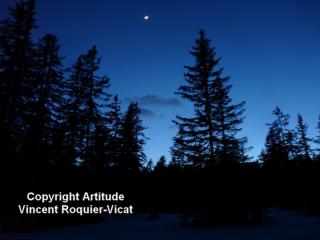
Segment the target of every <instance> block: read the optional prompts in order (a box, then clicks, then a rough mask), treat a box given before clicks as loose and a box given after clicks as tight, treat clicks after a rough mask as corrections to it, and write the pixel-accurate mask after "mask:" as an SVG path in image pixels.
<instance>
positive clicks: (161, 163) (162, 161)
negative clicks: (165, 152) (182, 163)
mask: <svg viewBox="0 0 320 240" xmlns="http://www.w3.org/2000/svg"><path fill="white" fill-rule="evenodd" d="M166 167H167V160H166V158H165V156H161V157H160V158H159V160H158V162H157V164H156V166H155V167H154V171H155V172H161V171H163V170H165V168H166Z"/></svg>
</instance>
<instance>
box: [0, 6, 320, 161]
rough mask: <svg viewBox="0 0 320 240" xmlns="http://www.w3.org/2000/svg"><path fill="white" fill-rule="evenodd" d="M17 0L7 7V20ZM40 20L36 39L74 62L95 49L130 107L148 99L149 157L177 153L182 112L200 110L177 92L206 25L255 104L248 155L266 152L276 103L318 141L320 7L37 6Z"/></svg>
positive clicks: (246, 127) (237, 85)
mask: <svg viewBox="0 0 320 240" xmlns="http://www.w3.org/2000/svg"><path fill="white" fill-rule="evenodd" d="M14 2H15V0H1V1H0V18H1V19H3V18H4V16H6V15H7V8H6V6H7V5H12V4H14ZM145 15H149V20H148V21H145V20H144V18H143V17H144V16H145ZM37 18H38V30H37V31H36V32H35V35H34V37H35V38H39V37H40V36H42V35H43V34H45V33H54V34H56V35H57V36H58V38H59V39H60V43H61V45H62V49H61V53H62V55H64V56H65V57H66V58H65V65H66V66H70V65H71V64H72V63H73V61H74V60H75V58H76V57H77V56H78V55H79V54H82V53H85V52H86V51H87V50H88V49H89V48H90V47H91V46H92V45H93V44H96V45H97V48H98V50H99V52H100V55H101V56H102V57H103V59H102V69H101V73H106V74H107V75H108V76H109V77H110V78H111V84H112V87H111V88H110V91H111V93H117V94H118V95H119V97H120V98H121V99H122V102H123V106H124V107H126V106H127V105H128V102H129V101H132V100H136V101H138V102H139V103H140V106H141V108H142V110H143V115H144V123H145V125H146V126H147V127H148V129H147V130H146V135H147V137H149V138H150V140H148V141H147V144H146V147H145V152H146V154H147V156H148V157H151V158H152V159H153V160H157V159H158V158H159V157H160V155H162V154H164V155H166V156H168V157H169V147H170V146H171V143H172V140H171V139H172V137H173V136H174V134H175V133H176V129H175V128H174V126H173V124H172V119H174V117H175V115H176V114H184V115H188V114H191V113H192V108H191V107H190V105H189V104H188V103H187V102H185V101H182V100H181V99H179V98H177V96H175V95H174V91H176V90H177V89H178V87H179V85H181V84H183V82H184V78H183V72H184V69H183V65H191V64H193V59H192V58H191V56H190V55H189V53H188V52H189V50H190V48H191V46H192V45H193V42H194V39H195V38H197V34H198V31H199V30H200V29H201V28H202V29H204V30H205V31H206V32H207V35H208V37H209V38H210V39H212V43H213V44H214V46H215V47H216V50H217V55H218V56H221V57H222V60H221V66H223V67H224V68H225V72H224V73H225V75H226V76H230V77H231V80H230V81H231V83H232V84H233V85H234V87H233V89H232V92H231V95H232V97H233V99H234V100H235V102H239V101H242V100H245V101H246V102H247V104H246V113H245V114H246V120H245V122H244V124H243V131H242V132H241V135H245V136H247V137H248V140H249V142H248V146H252V147H254V149H253V150H252V151H251V152H250V155H252V156H256V155H257V154H259V153H260V151H261V148H262V147H263V144H264V139H265V135H266V131H267V127H266V126H265V123H266V122H270V121H271V120H272V114H271V113H272V110H273V109H274V107H275V105H277V104H278V105H279V106H280V107H281V108H282V110H283V111H284V112H286V113H289V114H290V115H291V123H292V126H294V125H295V122H296V114H297V113H298V112H300V113H302V115H303V116H304V118H305V120H306V121H307V122H308V123H309V133H310V135H311V136H315V135H316V131H315V126H316V121H317V117H318V115H319V114H320V107H319V106H320V95H319V92H320V79H319V78H320V73H319V71H320V1H316V0H315V1H311V0H308V1H306V0H266V1H258V0H252V1H248V0H243V1H239V0H220V1H218V0H207V1H205V0H183V1H182V0H179V1H178V0H161V1H160V0H157V1H153V0H148V1H142V0H135V1H132V0H126V1H124V0H117V1H108V0H105V1H101V0H64V1H55V0H38V1H37Z"/></svg>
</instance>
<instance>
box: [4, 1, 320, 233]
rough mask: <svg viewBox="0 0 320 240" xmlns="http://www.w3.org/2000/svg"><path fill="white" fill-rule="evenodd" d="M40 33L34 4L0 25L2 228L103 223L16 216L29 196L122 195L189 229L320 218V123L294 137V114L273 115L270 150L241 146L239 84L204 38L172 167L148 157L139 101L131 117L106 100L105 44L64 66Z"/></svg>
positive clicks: (188, 81)
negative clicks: (295, 214)
mask: <svg viewBox="0 0 320 240" xmlns="http://www.w3.org/2000/svg"><path fill="white" fill-rule="evenodd" d="M36 26H37V20H36V13H35V0H19V1H17V2H16V4H15V5H13V6H11V7H10V8H9V14H8V16H7V17H6V18H4V19H1V23H0V154H1V157H0V158H1V167H0V169H1V173H0V176H1V189H0V191H1V196H2V197H1V200H0V203H1V204H0V211H1V213H0V225H1V227H0V229H1V230H3V231H17V230H21V229H22V230H23V229H24V227H25V226H26V225H28V224H27V223H28V222H32V223H33V224H34V225H35V226H37V225H40V223H41V225H45V226H54V225H69V224H74V223H83V222H95V221H99V220H101V216H99V217H97V216H87V217H81V218H79V217H77V216H37V217H34V216H32V217H31V216H20V215H19V214H18V211H17V204H18V203H19V202H21V201H23V199H24V198H25V195H26V193H27V192H29V191H36V192H70V191H78V192H85V191H90V192H93V191H100V192H101V191H105V192H112V191H117V192H122V193H124V194H126V196H128V197H127V201H129V202H130V203H132V204H133V205H134V206H135V211H136V212H151V213H157V212H174V213H179V214H181V216H182V222H183V223H184V224H186V225H191V226H193V225H200V226H203V225H220V224H258V223H260V222H261V221H262V219H263V215H264V214H263V213H264V212H263V209H265V208H267V207H286V208H292V209H297V210H299V211H302V212H304V213H306V214H311V215H316V214H320V204H319V200H320V199H319V198H318V196H317V191H318V187H319V180H320V179H319V178H320V174H319V173H320V148H315V149H314V148H312V147H311V146H313V145H315V146H319V144H320V119H319V123H318V128H317V129H318V132H319V136H318V137H317V138H316V139H311V138H310V137H309V136H308V125H307V123H305V122H304V120H303V117H302V115H301V114H299V115H298V116H297V124H296V128H295V129H290V127H289V120H290V116H289V115H288V114H286V113H284V112H283V111H282V109H280V107H278V106H276V107H275V109H274V111H273V112H272V114H273V116H274V120H273V121H272V122H271V123H268V124H267V125H268V128H269V130H268V134H267V136H266V139H265V147H264V149H263V151H262V152H261V154H260V156H259V157H258V159H256V160H253V159H252V158H250V157H249V154H248V151H249V150H250V146H247V139H246V138H245V137H239V132H240V131H241V125H242V123H243V121H244V120H245V116H244V114H245V102H244V101H243V102H240V103H234V101H233V100H232V98H231V97H230V91H231V89H232V85H231V84H230V83H229V78H228V77H226V76H224V73H223V68H222V67H220V65H219V64H220V58H219V57H217V56H216V52H215V48H214V47H213V46H212V44H211V41H210V39H208V38H207V36H206V34H205V32H204V31H203V30H200V32H199V35H198V37H197V39H196V40H195V42H194V45H193V47H192V49H191V51H190V54H191V55H192V57H193V59H194V64H193V65H192V66H185V67H184V71H185V72H184V77H185V80H184V81H181V86H180V87H179V89H176V92H175V94H176V95H177V96H179V97H181V98H182V99H185V100H187V101H189V102H190V103H191V104H192V106H193V113H192V114H191V117H190V115H189V116H188V117H186V116H177V117H176V119H173V122H174V124H175V125H176V126H177V133H176V135H175V137H174V138H173V142H172V147H171V149H170V153H171V159H169V160H167V159H166V158H165V157H164V156H162V157H161V158H160V159H159V160H158V161H157V162H156V163H155V164H154V163H153V162H152V161H151V160H150V161H148V160H147V159H148V157H147V156H146V155H145V154H144V151H143V147H144V144H145V142H146V141H147V140H148V138H147V137H146V136H145V134H144V130H145V128H146V126H144V124H143V119H142V115H141V109H140V107H139V105H138V103H137V102H131V103H130V104H129V106H128V108H127V109H125V110H123V109H121V99H119V97H118V95H112V94H110V93H109V87H110V83H111V82H112V80H110V79H109V77H108V76H107V75H100V74H98V73H100V72H101V71H102V72H103V69H102V70H101V69H100V63H101V57H100V56H99V53H98V50H97V47H96V46H95V45H93V46H92V47H91V48H90V49H88V51H87V52H85V53H82V54H80V55H79V57H78V58H77V59H76V60H75V61H74V64H73V65H72V66H64V65H63V57H62V56H61V54H60V43H59V40H58V38H57V37H56V36H55V35H54V34H51V33H50V34H46V35H44V36H43V37H41V38H40V39H38V40H34V39H33V38H32V33H33V31H34V30H35V29H36ZM186 51H187V49H186ZM172 91H175V89H173V90H172ZM262 124H263V123H262ZM148 137H151V138H152V137H155V136H148ZM167 141H171V139H168V140H167ZM312 143H314V144H312Z"/></svg>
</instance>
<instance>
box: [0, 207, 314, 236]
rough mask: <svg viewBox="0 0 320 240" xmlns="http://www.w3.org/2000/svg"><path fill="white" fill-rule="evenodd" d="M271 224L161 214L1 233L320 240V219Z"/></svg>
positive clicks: (274, 213)
mask: <svg viewBox="0 0 320 240" xmlns="http://www.w3.org/2000/svg"><path fill="white" fill-rule="evenodd" d="M267 215H268V217H267V218H268V219H269V220H268V221H267V222H266V223H265V224H262V225H258V226H223V227H222V226H220V227H211V228H209V227H206V228H204V227H203V228H201V227H198V228H186V227H184V226H182V225H181V224H180V217H179V216H178V215H169V214H164V215H161V218H160V219H159V220H156V221H148V220H146V218H147V216H146V215H134V216H117V217H116V216H114V217H109V218H107V219H106V221H105V222H103V223H101V224H92V225H82V226H76V227H68V228H60V229H52V230H48V231H45V232H38V233H23V234H22V233H19V234H17V233H10V234H1V235H0V239H1V240H2V239H3V240H47V239H48V240H51V239H58V240H89V239H90V240H95V239H98V240H100V239H101V240H102V239H103V240H121V239H130V240H146V239H148V240H158V239H159V240H160V239H161V240H169V239H175V240H179V239H185V240H193V239H194V240H202V239H203V240H206V239H210V240H230V239H245V240H267V239H271V240H278V239H279V240H280V239H281V240H292V239H303V240H319V239H320V218H310V217H306V216H303V215H300V214H298V213H295V212H292V211H284V210H277V209H270V210H269V211H268V214H267Z"/></svg>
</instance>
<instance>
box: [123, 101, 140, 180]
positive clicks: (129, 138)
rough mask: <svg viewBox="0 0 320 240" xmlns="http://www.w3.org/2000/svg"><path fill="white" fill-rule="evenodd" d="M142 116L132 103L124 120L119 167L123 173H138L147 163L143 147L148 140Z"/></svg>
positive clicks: (135, 104) (136, 105)
mask: <svg viewBox="0 0 320 240" xmlns="http://www.w3.org/2000/svg"><path fill="white" fill-rule="evenodd" d="M140 115H141V110H140V108H139V107H138V104H137V103H131V104H130V105H129V106H128V109H127V111H126V113H125V114H124V117H123V120H122V124H123V125H122V129H121V141H122V144H121V146H122V151H121V161H120V163H119V167H120V169H121V170H122V171H125V172H129V173H133V174H136V173H138V172H139V171H140V169H141V167H142V166H143V164H144V162H145V161H146V156H145V154H144V152H143V145H144V144H145V140H146V137H145V135H144V133H143V130H145V127H144V126H143V123H142V120H141V116H140Z"/></svg>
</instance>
